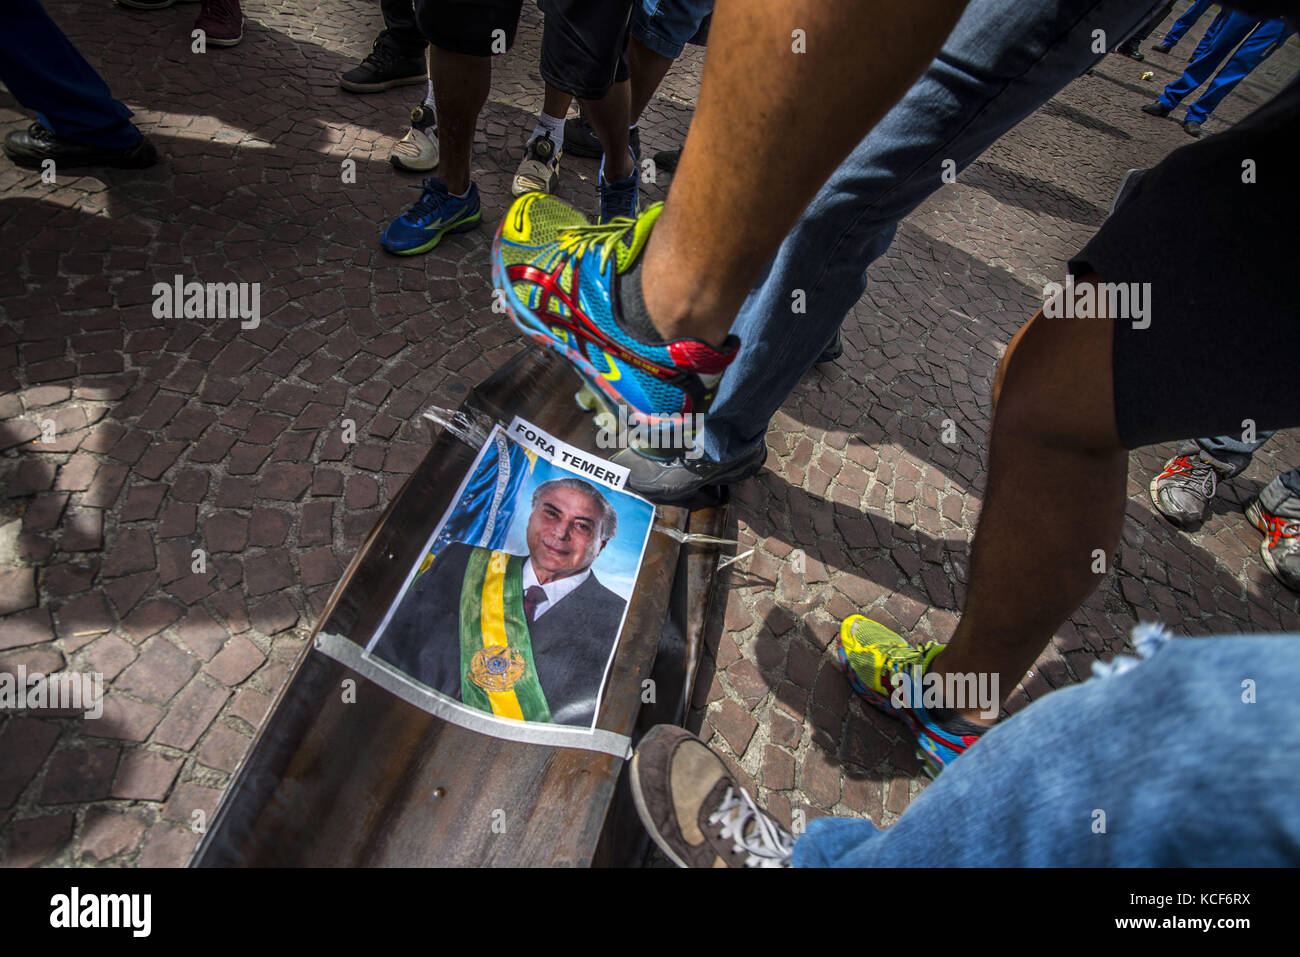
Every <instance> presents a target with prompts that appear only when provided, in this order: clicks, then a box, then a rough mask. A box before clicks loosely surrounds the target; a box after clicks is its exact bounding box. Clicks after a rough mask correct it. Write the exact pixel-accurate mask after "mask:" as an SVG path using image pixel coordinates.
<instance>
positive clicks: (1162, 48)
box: [1151, 43, 1174, 53]
mask: <svg viewBox="0 0 1300 957" xmlns="http://www.w3.org/2000/svg"><path fill="white" fill-rule="evenodd" d="M1173 48H1174V45H1173V44H1172V43H1153V44H1151V49H1153V50H1155V51H1156V52H1157V53H1168V52H1169V51H1170V50H1172V49H1173Z"/></svg>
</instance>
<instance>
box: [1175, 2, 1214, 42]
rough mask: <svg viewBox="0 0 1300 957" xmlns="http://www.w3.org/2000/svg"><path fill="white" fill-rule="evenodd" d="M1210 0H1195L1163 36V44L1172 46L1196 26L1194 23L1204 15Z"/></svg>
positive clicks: (1208, 7)
mask: <svg viewBox="0 0 1300 957" xmlns="http://www.w3.org/2000/svg"><path fill="white" fill-rule="evenodd" d="M1210 4H1211V0H1196V2H1195V3H1193V4H1192V5H1191V6H1190V7H1188V8H1187V10H1186V11H1185V12H1184V13H1183V15H1182V16H1181V17H1179V18H1178V19H1177V20H1175V21H1174V25H1173V26H1172V27H1170V28H1169V32H1168V33H1166V34H1165V39H1164V42H1165V43H1167V44H1169V45H1170V46H1173V45H1174V44H1175V43H1177V42H1178V41H1179V40H1181V39H1182V38H1183V34H1184V33H1186V32H1187V31H1188V30H1190V29H1191V28H1192V27H1194V26H1195V25H1196V21H1197V20H1199V19H1201V17H1202V16H1204V15H1205V11H1206V10H1208V9H1210Z"/></svg>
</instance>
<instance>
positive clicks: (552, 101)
mask: <svg viewBox="0 0 1300 957" xmlns="http://www.w3.org/2000/svg"><path fill="white" fill-rule="evenodd" d="M572 102H573V97H572V96H570V95H569V94H568V93H565V92H564V91H563V90H557V89H556V88H555V87H553V86H551V84H549V83H548V84H546V96H545V98H544V99H543V101H542V112H543V113H545V114H546V115H547V116H555V117H559V118H560V119H564V116H565V114H567V113H568V112H569V105H570V104H571V103H572Z"/></svg>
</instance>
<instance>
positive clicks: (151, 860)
mask: <svg viewBox="0 0 1300 957" xmlns="http://www.w3.org/2000/svg"><path fill="white" fill-rule="evenodd" d="M198 843H199V835H198V834H196V833H194V832H193V831H191V830H189V829H188V828H182V827H177V826H174V825H172V824H169V823H167V822H165V821H159V822H158V823H157V824H155V825H153V827H151V828H149V833H148V834H146V835H145V839H144V849H143V850H142V851H141V852H140V857H139V859H138V860H137V861H136V866H137V867H183V866H185V862H186V861H188V860H189V858H190V855H191V854H192V853H193V852H194V848H195V847H196V846H197V845H198Z"/></svg>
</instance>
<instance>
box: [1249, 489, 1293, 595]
mask: <svg viewBox="0 0 1300 957" xmlns="http://www.w3.org/2000/svg"><path fill="white" fill-rule="evenodd" d="M1246 517H1247V518H1248V519H1250V521H1251V522H1252V523H1253V524H1254V526H1255V527H1256V528H1258V529H1259V530H1260V531H1261V532H1263V533H1264V541H1262V542H1260V545H1259V554H1260V557H1261V558H1263V559H1264V565H1265V566H1266V567H1267V568H1268V570H1269V571H1271V572H1272V573H1273V576H1274V577H1275V578H1276V579H1277V580H1278V581H1280V582H1281V583H1282V584H1283V585H1285V586H1286V587H1287V588H1290V589H1291V590H1292V591H1300V495H1296V494H1295V493H1294V492H1292V491H1291V490H1290V489H1289V488H1287V487H1286V486H1285V485H1283V484H1282V476H1280V475H1279V476H1278V477H1277V478H1275V479H1273V481H1271V482H1269V483H1268V484H1267V485H1265V486H1264V487H1263V489H1261V490H1260V493H1259V497H1258V498H1257V499H1255V500H1254V501H1253V502H1251V503H1250V504H1249V505H1248V506H1246Z"/></svg>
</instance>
